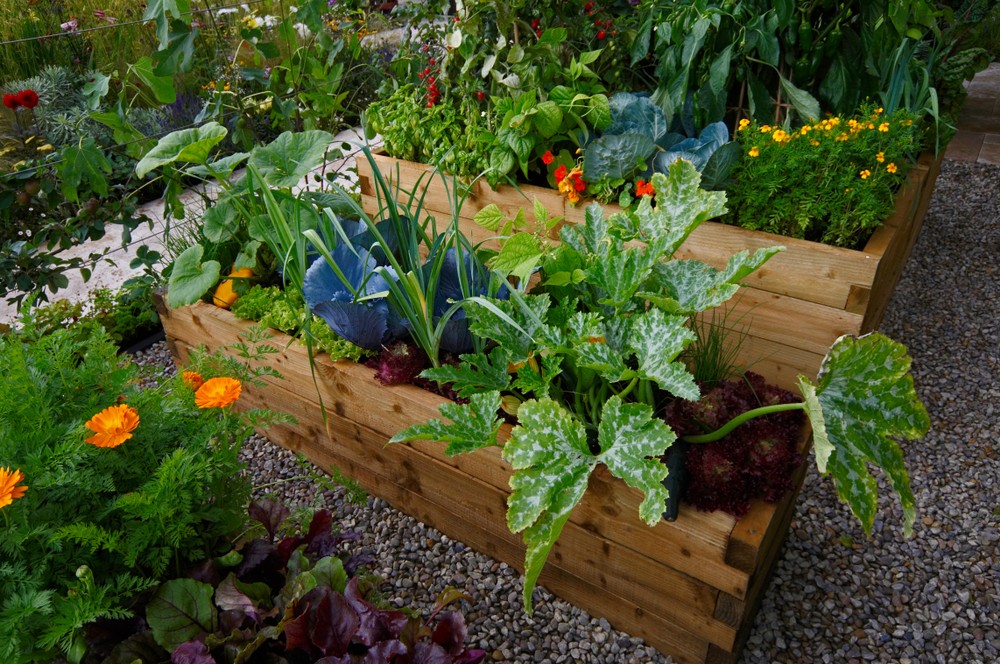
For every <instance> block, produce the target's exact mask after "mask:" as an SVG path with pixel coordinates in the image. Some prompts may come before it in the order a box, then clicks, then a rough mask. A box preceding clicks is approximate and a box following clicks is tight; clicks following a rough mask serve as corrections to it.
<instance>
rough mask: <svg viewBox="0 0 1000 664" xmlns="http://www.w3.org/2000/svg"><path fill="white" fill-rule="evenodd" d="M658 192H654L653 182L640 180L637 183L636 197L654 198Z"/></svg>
mask: <svg viewBox="0 0 1000 664" xmlns="http://www.w3.org/2000/svg"><path fill="white" fill-rule="evenodd" d="M655 193H656V192H654V191H653V183H652V182H643V181H642V180H639V181H638V182H636V183H635V195H636V196H653V195H654V194H655Z"/></svg>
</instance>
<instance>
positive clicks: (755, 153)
mask: <svg viewBox="0 0 1000 664" xmlns="http://www.w3.org/2000/svg"><path fill="white" fill-rule="evenodd" d="M747 154H749V155H750V156H751V157H759V156H760V150H758V149H757V148H750V152H748V153H747Z"/></svg>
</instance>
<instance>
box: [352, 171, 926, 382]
mask: <svg viewBox="0 0 1000 664" xmlns="http://www.w3.org/2000/svg"><path fill="white" fill-rule="evenodd" d="M375 161H376V163H377V164H378V167H379V170H380V171H381V173H382V175H383V177H385V178H386V179H387V180H389V179H391V181H392V182H393V183H395V184H398V185H399V186H400V191H401V192H406V191H412V190H413V189H414V187H415V186H416V184H417V181H418V179H419V178H420V176H421V175H422V174H424V173H426V172H427V171H429V170H431V167H430V166H427V165H424V164H417V163H414V162H409V161H403V160H400V159H394V158H392V157H388V156H386V155H384V154H377V155H375ZM940 167H941V157H938V158H936V159H935V157H934V156H933V155H931V154H924V155H921V156H920V158H919V159H918V162H917V166H916V167H915V168H913V169H912V170H911V171H910V174H909V178H908V183H907V185H906V186H904V187H903V188H902V189H901V190H900V192H899V194H898V196H897V198H896V206H895V212H894V213H893V215H892V216H891V217H889V219H887V220H886V222H885V224H884V225H883V226H882V227H881V228H880V229H879V230H878V231H876V232H875V234H874V235H872V237H871V239H870V240H869V241H868V243H867V245H866V246H865V248H864V250H863V251H854V250H851V249H842V248H840V247H831V246H827V245H824V244H819V243H817V242H808V241H806V240H798V239H795V238H787V237H781V236H778V235H772V234H770V233H763V232H759V231H749V230H745V229H743V228H739V227H736V226H727V225H725V224H720V223H718V222H706V223H704V224H702V225H701V226H700V227H699V228H698V229H697V230H695V232H694V233H692V234H691V236H690V237H689V238H688V239H687V241H685V243H684V244H683V245H681V248H680V250H679V251H678V253H677V258H682V259H697V260H700V261H704V262H705V263H708V264H709V265H713V266H715V267H717V268H722V267H723V266H724V265H725V264H726V262H727V261H728V260H729V257H730V256H732V255H733V254H735V253H737V252H740V251H743V250H744V249H749V250H751V251H754V250H756V249H759V248H761V247H772V246H776V245H783V246H785V247H786V248H787V249H786V251H783V252H781V253H780V254H778V255H776V256H775V257H774V258H772V259H771V260H770V261H768V262H767V264H765V265H764V266H763V267H762V268H760V269H759V270H757V271H755V272H754V273H753V274H751V275H750V276H749V277H747V278H746V280H744V282H743V283H744V284H746V285H747V286H748V288H746V289H743V291H742V292H741V295H742V297H740V296H737V297H736V298H734V299H733V301H732V302H731V303H730V305H729V307H730V309H729V311H730V314H729V315H730V318H729V320H730V321H731V322H732V321H736V320H737V319H739V318H740V316H742V315H743V314H747V312H749V313H748V315H747V316H746V318H744V319H743V321H742V322H743V323H749V325H748V330H747V331H748V335H747V338H746V340H745V342H744V343H743V346H742V348H741V350H740V356H739V361H740V362H742V363H744V364H751V363H754V364H753V370H754V371H755V372H757V373H759V374H761V375H763V376H764V377H765V378H767V379H768V381H770V382H772V383H775V384H777V385H779V386H781V387H783V388H785V389H787V390H794V389H795V385H796V384H797V381H796V376H797V375H798V374H800V373H801V374H804V375H806V376H808V377H810V378H815V376H816V373H817V371H818V370H819V367H820V364H821V363H822V361H823V358H824V357H825V355H826V352H827V350H829V348H830V346H832V345H833V343H834V341H836V340H837V339H838V338H839V337H841V336H842V335H845V334H854V335H857V334H866V333H868V332H871V331H873V330H875V329H876V328H877V327H878V325H879V323H880V322H881V321H882V315H883V314H884V313H885V308H886V306H887V305H888V304H889V298H890V297H891V296H892V291H893V290H894V289H895V287H896V283H897V282H898V281H899V276H900V274H901V273H902V271H903V266H904V265H905V264H906V261H907V259H908V258H909V256H910V251H912V249H913V244H914V242H916V239H917V235H918V234H919V233H920V227H921V225H922V223H923V219H924V215H925V214H926V212H927V206H928V204H929V203H930V198H931V193H932V192H933V190H934V183H935V182H936V180H937V176H938V172H939V170H940ZM358 175H359V178H360V187H361V197H362V204H363V206H364V209H365V211H366V212H368V213H369V214H375V213H376V212H377V211H378V206H377V203H376V198H375V187H374V183H373V180H372V171H371V167H370V165H369V163H368V162H367V160H363V159H359V160H358ZM420 182H421V191H420V192H418V194H419V195H423V196H424V198H423V204H424V207H425V208H426V209H427V213H428V214H430V215H433V216H434V217H435V218H436V219H437V220H438V222H439V226H438V228H439V229H440V227H441V226H440V223H441V222H442V221H443V222H444V223H447V222H448V221H449V220H450V219H451V207H450V205H449V199H448V196H447V195H446V193H445V190H444V186H443V184H442V183H441V178H440V177H439V176H435V177H434V178H429V177H428V176H427V175H424V176H423V180H421V181H420ZM520 189H521V192H523V195H522V194H521V193H518V191H517V190H516V189H514V188H513V187H510V186H502V187H500V189H499V191H493V190H492V189H491V188H490V187H489V185H488V184H486V182H485V181H483V180H480V181H478V182H477V183H476V184H475V185H474V186H473V188H472V192H471V195H470V196H469V199H468V200H467V201H466V203H465V205H464V206H463V208H462V210H461V213H460V217H461V228H462V230H463V232H464V233H465V234H466V236H468V237H469V239H470V240H471V241H472V242H473V243H474V244H475V243H478V242H482V241H484V240H487V239H488V238H490V237H492V236H493V235H495V234H494V233H490V232H489V231H486V230H485V229H483V228H481V227H480V226H479V225H477V224H476V223H475V222H474V221H473V220H472V219H473V217H474V216H475V214H476V213H477V212H478V211H479V210H481V209H483V208H484V207H486V206H488V205H490V204H491V203H495V204H497V205H498V206H499V207H500V209H501V210H503V212H504V213H505V214H506V215H508V216H509V217H511V218H513V216H514V215H515V214H516V212H517V210H518V208H521V207H523V208H525V213H526V214H527V215H528V218H529V220H530V219H533V215H532V212H531V209H532V207H531V203H532V199H533V198H535V197H537V198H538V200H539V201H540V202H541V203H542V204H543V205H545V207H546V208H547V209H548V211H549V215H550V216H552V217H556V216H562V217H565V222H567V223H579V222H582V221H583V219H584V209H585V207H586V206H585V205H584V204H583V203H582V202H581V203H580V204H578V205H577V206H576V207H571V206H570V205H569V203H568V202H567V200H566V198H565V196H563V195H562V194H560V193H559V192H557V191H554V190H552V189H547V188H542V187H535V186H530V185H521V186H520ZM424 190H426V194H424ZM403 198H404V200H403V201H402V202H404V203H406V202H407V201H406V200H405V196H404V197H403ZM604 207H605V213H606V214H608V215H610V214H613V213H614V212H618V211H620V208H619V207H618V206H617V205H606V206H604ZM557 231H558V229H554V230H553V233H552V236H553V238H556V237H558V235H557ZM487 246H490V245H489V243H488V244H487ZM492 246H493V247H494V248H495V247H496V246H498V245H496V244H495V243H494V244H493V245H492Z"/></svg>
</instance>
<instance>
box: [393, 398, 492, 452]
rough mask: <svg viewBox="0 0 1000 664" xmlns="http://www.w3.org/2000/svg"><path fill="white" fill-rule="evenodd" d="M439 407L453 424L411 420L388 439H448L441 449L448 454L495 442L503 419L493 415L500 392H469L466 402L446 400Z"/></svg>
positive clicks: (402, 440)
mask: <svg viewBox="0 0 1000 664" xmlns="http://www.w3.org/2000/svg"><path fill="white" fill-rule="evenodd" d="M440 410H441V414H442V415H444V416H445V417H447V418H448V419H450V420H451V421H452V422H453V423H454V424H445V423H444V422H442V421H441V420H430V421H428V422H426V423H422V424H414V425H413V426H411V427H409V428H408V429H405V430H403V431H400V432H399V433H397V434H396V435H395V436H393V437H392V439H390V440H389V442H390V443H401V442H404V441H407V440H438V441H443V442H446V443H448V447H446V448H445V450H444V453H445V454H447V455H448V456H455V455H456V454H461V453H463V452H472V451H473V450H478V449H480V448H482V447H490V446H492V445H497V432H499V431H500V425H501V424H502V423H503V420H501V419H500V418H498V417H497V411H498V410H500V392H498V391H493V392H485V393H482V394H473V395H472V396H471V397H470V398H469V403H467V404H462V405H459V404H457V403H446V404H443V405H442V406H441V407H440Z"/></svg>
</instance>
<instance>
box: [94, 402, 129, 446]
mask: <svg viewBox="0 0 1000 664" xmlns="http://www.w3.org/2000/svg"><path fill="white" fill-rule="evenodd" d="M84 426H85V427H87V428H88V429H90V430H91V431H93V432H94V435H93V436H91V437H90V438H87V439H86V441H85V442H88V443H90V444H91V445H94V446H96V447H118V446H119V445H121V444H122V443H124V442H125V441H126V440H128V439H129V438H131V437H132V434H131V432H132V431H133V430H135V428H136V427H137V426H139V413H138V411H136V409H135V408H132V406H128V405H126V404H120V405H118V406H108V407H107V408H105V409H104V410H102V411H101V412H99V413H98V414H97V415H94V416H93V417H92V418H90V421H89V422H87V423H86V424H84Z"/></svg>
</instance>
